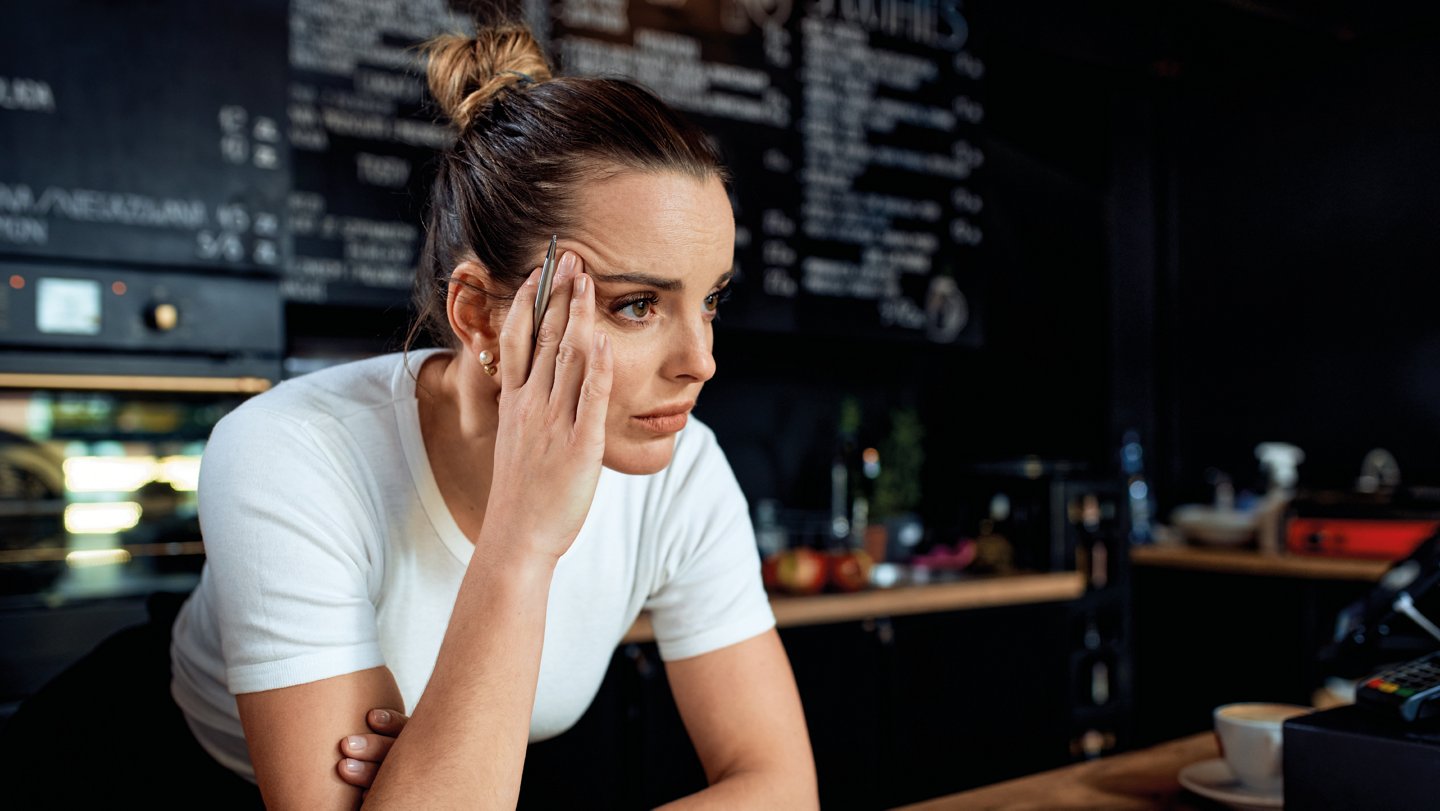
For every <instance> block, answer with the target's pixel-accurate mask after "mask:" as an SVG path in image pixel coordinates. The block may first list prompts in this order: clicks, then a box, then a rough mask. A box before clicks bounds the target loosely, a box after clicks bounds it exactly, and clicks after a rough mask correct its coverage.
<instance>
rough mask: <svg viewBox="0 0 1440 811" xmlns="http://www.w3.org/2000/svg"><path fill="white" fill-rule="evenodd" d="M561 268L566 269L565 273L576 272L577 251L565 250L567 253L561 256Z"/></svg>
mask: <svg viewBox="0 0 1440 811" xmlns="http://www.w3.org/2000/svg"><path fill="white" fill-rule="evenodd" d="M560 270H562V271H564V272H565V273H574V272H575V252H574V251H566V252H565V255H564V256H562V257H560Z"/></svg>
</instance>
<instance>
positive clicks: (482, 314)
mask: <svg viewBox="0 0 1440 811" xmlns="http://www.w3.org/2000/svg"><path fill="white" fill-rule="evenodd" d="M488 278H489V274H488V273H486V272H485V268H484V266H482V265H481V264H480V263H479V262H473V261H468V260H467V261H465V262H461V263H460V264H458V265H456V266H455V269H454V270H453V271H451V272H450V289H449V291H448V293H447V294H446V296H445V314H446V316H448V317H449V319H450V329H451V330H452V331H454V333H455V337H456V338H458V339H459V340H460V345H461V346H463V347H465V349H466V350H467V351H468V352H469V353H470V354H472V355H476V354H479V352H480V351H481V350H483V349H489V350H490V351H491V352H492V353H493V352H495V351H496V347H498V346H499V344H500V330H499V327H498V325H497V323H496V322H495V321H494V319H492V318H491V315H492V313H491V312H490V311H491V310H492V309H493V308H492V307H491V306H490V297H489V296H487V295H486V294H485V281H486V280H487V279H488Z"/></svg>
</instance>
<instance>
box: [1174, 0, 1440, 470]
mask: <svg viewBox="0 0 1440 811" xmlns="http://www.w3.org/2000/svg"><path fill="white" fill-rule="evenodd" d="M1345 5H1349V6H1352V7H1351V8H1348V9H1346V8H1340V7H1339V6H1330V7H1328V9H1329V11H1330V12H1331V14H1330V15H1329V16H1324V17H1322V16H1318V15H1316V16H1312V17H1305V18H1297V17H1286V16H1266V15H1257V14H1246V13H1242V12H1241V11H1239V10H1237V9H1236V8H1233V7H1225V6H1224V5H1223V4H1191V5H1190V6H1189V7H1188V8H1187V10H1186V12H1185V13H1184V14H1182V15H1179V16H1178V17H1177V20H1176V26H1175V42H1174V46H1173V51H1174V54H1175V59H1176V61H1177V64H1178V75H1177V77H1176V79H1175V80H1174V81H1173V82H1171V83H1170V85H1171V87H1170V89H1169V90H1168V91H1167V92H1168V97H1167V98H1165V99H1164V100H1163V101H1164V103H1165V104H1166V105H1168V110H1167V113H1166V115H1167V118H1166V120H1165V123H1166V125H1167V126H1168V127H1170V128H1171V129H1172V130H1173V132H1174V141H1173V154H1172V155H1170V156H1169V158H1170V159H1171V160H1173V174H1172V175H1171V177H1172V178H1173V183H1174V188H1173V190H1172V191H1173V194H1174V197H1173V201H1174V205H1175V216H1176V222H1177V224H1178V227H1177V228H1176V229H1175V233H1174V235H1173V238H1174V244H1173V249H1174V257H1175V265H1174V266H1173V267H1172V268H1168V269H1167V271H1166V272H1168V273H1169V274H1170V277H1169V279H1168V283H1169V284H1170V285H1171V290H1172V292H1173V296H1174V300H1173V305H1172V306H1173V307H1174V309H1173V312H1172V313H1171V315H1172V316H1173V321H1172V322H1171V323H1170V324H1168V325H1167V326H1168V329H1169V330H1170V336H1169V338H1170V340H1171V342H1172V343H1171V347H1172V348H1173V350H1174V354H1173V356H1171V360H1172V362H1171V364H1170V365H1169V366H1168V368H1164V369H1162V370H1161V373H1162V374H1163V375H1166V376H1168V377H1169V378H1170V379H1171V380H1172V381H1173V384H1172V385H1173V388H1172V395H1173V399H1169V400H1168V401H1167V400H1161V401H1160V402H1159V404H1158V405H1159V407H1160V408H1161V409H1165V410H1168V413H1167V414H1166V415H1165V416H1166V418H1167V419H1168V420H1170V421H1171V423H1170V424H1171V426H1172V427H1173V429H1174V434H1173V446H1172V450H1173V458H1172V463H1173V465H1174V468H1173V472H1174V473H1175V475H1176V476H1177V481H1176V482H1175V485H1176V487H1175V488H1174V495H1175V496H1177V497H1183V496H1186V495H1189V496H1191V497H1203V489H1202V488H1203V474H1204V470H1205V469H1206V468H1207V467H1210V466H1215V467H1218V468H1220V469H1223V470H1225V471H1227V472H1228V473H1230V474H1231V475H1232V476H1234V477H1235V478H1236V481H1237V482H1239V483H1242V484H1246V485H1249V484H1258V483H1259V482H1258V481H1257V479H1256V473H1257V470H1256V464H1255V459H1254V455H1253V448H1254V446H1255V444H1256V443H1258V442H1261V441H1266V440H1282V441H1288V442H1292V443H1295V444H1297V445H1299V446H1300V447H1302V448H1303V449H1304V450H1305V451H1306V453H1307V456H1308V458H1307V460H1306V462H1305V463H1304V465H1303V466H1302V467H1301V480H1302V483H1308V484H1310V485H1315V486H1346V487H1348V486H1350V485H1352V484H1353V481H1354V479H1355V477H1356V475H1357V474H1358V472H1359V466H1360V460H1361V458H1362V457H1363V456H1364V454H1365V453H1366V452H1367V451H1368V450H1369V449H1371V448H1374V447H1377V446H1381V447H1386V448H1388V449H1389V450H1390V451H1391V452H1392V453H1394V454H1395V456H1396V457H1397V459H1398V461H1399V463H1400V467H1401V470H1402V472H1403V473H1404V474H1405V475H1406V477H1407V479H1408V480H1410V481H1412V482H1413V481H1415V480H1417V479H1426V480H1430V481H1434V480H1435V479H1436V478H1437V477H1440V443H1437V440H1440V319H1436V318H1435V317H1434V311H1433V302H1434V301H1435V300H1436V296H1437V293H1440V276H1437V274H1436V273H1435V268H1436V267H1437V260H1440V229H1437V228H1436V227H1435V223H1436V218H1437V214H1440V108H1437V106H1436V105H1435V103H1434V99H1435V97H1436V96H1435V94H1436V92H1437V90H1440V16H1437V14H1436V13H1435V11H1433V10H1430V9H1424V8H1420V9H1419V10H1412V9H1408V8H1405V7H1404V6H1402V5H1400V4H1394V3H1380V4H1366V6H1364V7H1361V6H1360V5H1359V4H1345Z"/></svg>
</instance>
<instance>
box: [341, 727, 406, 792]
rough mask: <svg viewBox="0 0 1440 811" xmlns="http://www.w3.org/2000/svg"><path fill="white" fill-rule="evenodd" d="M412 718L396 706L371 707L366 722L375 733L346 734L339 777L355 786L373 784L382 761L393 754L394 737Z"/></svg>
mask: <svg viewBox="0 0 1440 811" xmlns="http://www.w3.org/2000/svg"><path fill="white" fill-rule="evenodd" d="M409 720H410V719H409V718H407V717H406V716H405V714H404V713H401V712H397V711H395V710H371V711H370V712H369V713H367V714H366V716H365V724H366V726H368V727H370V729H372V730H374V732H375V733H376V734H373V735H347V736H346V737H344V738H342V739H341V740H340V754H341V755H342V757H341V758H340V762H339V763H338V764H337V765H336V771H337V772H338V773H339V774H340V779H341V780H344V781H345V782H346V783H349V784H350V785H352V786H359V787H361V788H370V784H371V783H373V782H374V781H375V775H376V774H377V773H379V771H380V762H381V761H383V760H384V759H385V756H386V755H388V754H390V747H392V746H394V745H395V738H396V737H397V736H399V735H400V731H401V730H402V729H404V728H405V724H406V723H407V722H409Z"/></svg>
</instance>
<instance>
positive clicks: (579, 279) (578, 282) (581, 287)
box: [575, 273, 586, 296]
mask: <svg viewBox="0 0 1440 811" xmlns="http://www.w3.org/2000/svg"><path fill="white" fill-rule="evenodd" d="M585 282H586V276H585V274H583V273H582V274H580V275H579V276H576V277H575V294H576V295H577V296H578V295H580V294H581V293H584V292H585Z"/></svg>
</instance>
